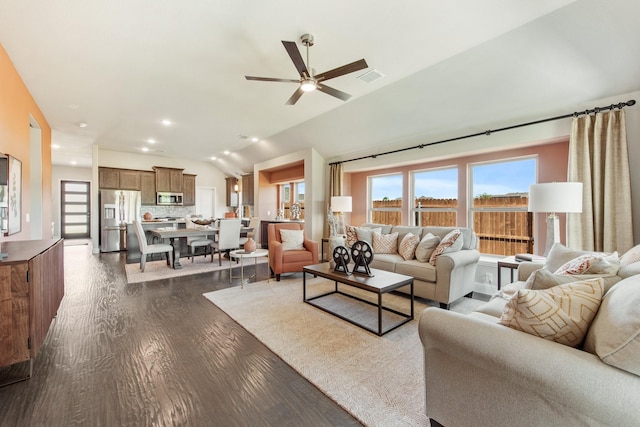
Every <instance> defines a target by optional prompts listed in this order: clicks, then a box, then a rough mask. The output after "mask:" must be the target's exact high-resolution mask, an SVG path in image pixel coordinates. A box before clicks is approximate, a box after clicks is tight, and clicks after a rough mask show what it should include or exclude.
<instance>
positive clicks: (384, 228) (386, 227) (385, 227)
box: [360, 222, 393, 234]
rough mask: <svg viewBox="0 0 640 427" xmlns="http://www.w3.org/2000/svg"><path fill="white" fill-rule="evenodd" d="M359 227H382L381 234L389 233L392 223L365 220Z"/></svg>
mask: <svg viewBox="0 0 640 427" xmlns="http://www.w3.org/2000/svg"><path fill="white" fill-rule="evenodd" d="M360 227H362V228H381V229H382V231H381V233H382V234H389V233H391V229H392V228H393V225H388V224H377V223H375V222H365V223H364V224H362V225H361V226H360Z"/></svg>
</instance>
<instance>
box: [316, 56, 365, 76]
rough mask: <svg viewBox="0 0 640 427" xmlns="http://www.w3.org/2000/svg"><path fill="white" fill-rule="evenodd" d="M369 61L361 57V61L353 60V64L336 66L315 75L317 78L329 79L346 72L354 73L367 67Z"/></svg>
mask: <svg viewBox="0 0 640 427" xmlns="http://www.w3.org/2000/svg"><path fill="white" fill-rule="evenodd" d="M367 67H368V65H367V61H365V60H364V59H361V60H359V61H355V62H352V63H351V64H347V65H343V66H342V67H338V68H334V69H333V70H329V71H325V72H324V73H320V74H318V75H316V76H314V77H315V78H316V79H317V80H323V81H324V80H329V79H333V78H336V77H340V76H343V75H345V74H349V73H353V72H354V71H358V70H364V69H365V68H367Z"/></svg>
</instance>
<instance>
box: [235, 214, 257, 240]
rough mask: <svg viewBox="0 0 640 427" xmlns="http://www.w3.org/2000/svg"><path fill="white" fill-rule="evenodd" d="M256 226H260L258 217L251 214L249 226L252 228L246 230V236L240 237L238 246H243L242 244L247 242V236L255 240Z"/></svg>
mask: <svg viewBox="0 0 640 427" xmlns="http://www.w3.org/2000/svg"><path fill="white" fill-rule="evenodd" d="M258 227H260V218H259V217H257V216H252V217H251V219H250V220H249V228H252V229H253V230H252V231H247V237H241V238H240V244H239V246H244V244H245V243H246V242H247V240H249V238H252V239H253V240H256V233H257V232H258Z"/></svg>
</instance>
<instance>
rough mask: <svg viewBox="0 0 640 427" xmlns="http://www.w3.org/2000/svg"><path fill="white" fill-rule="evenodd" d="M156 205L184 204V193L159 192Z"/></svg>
mask: <svg viewBox="0 0 640 427" xmlns="http://www.w3.org/2000/svg"><path fill="white" fill-rule="evenodd" d="M156 205H165V206H166V205H169V206H182V193H163V192H162V193H161V192H158V193H157V197H156Z"/></svg>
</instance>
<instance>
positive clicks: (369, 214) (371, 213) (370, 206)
mask: <svg viewBox="0 0 640 427" xmlns="http://www.w3.org/2000/svg"><path fill="white" fill-rule="evenodd" d="M391 176H399V177H400V194H401V195H402V194H403V192H404V185H405V180H404V175H403V173H402V172H394V173H384V174H377V175H370V176H369V177H368V178H367V219H368V221H369V222H375V221H374V212H397V213H399V215H400V223H399V224H397V225H401V224H402V218H403V216H404V198H403V197H402V196H400V200H401V201H402V203H401V204H400V206H398V207H387V208H374V207H373V202H374V200H373V180H374V179H376V178H382V177H391ZM395 200H397V199H395Z"/></svg>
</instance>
